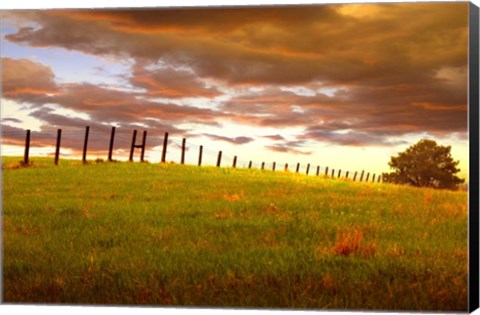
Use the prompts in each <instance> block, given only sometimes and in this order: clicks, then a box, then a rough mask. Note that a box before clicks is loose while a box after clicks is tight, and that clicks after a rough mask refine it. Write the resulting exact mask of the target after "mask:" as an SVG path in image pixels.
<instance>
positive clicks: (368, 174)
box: [365, 172, 370, 182]
mask: <svg viewBox="0 0 480 315" xmlns="http://www.w3.org/2000/svg"><path fill="white" fill-rule="evenodd" d="M369 177H370V172H368V173H367V178H366V179H365V181H366V182H368V178H369Z"/></svg>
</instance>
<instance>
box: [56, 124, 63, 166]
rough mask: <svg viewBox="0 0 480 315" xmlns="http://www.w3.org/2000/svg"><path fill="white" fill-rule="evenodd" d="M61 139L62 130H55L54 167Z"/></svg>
mask: <svg viewBox="0 0 480 315" xmlns="http://www.w3.org/2000/svg"><path fill="white" fill-rule="evenodd" d="M61 139H62V129H58V130H57V144H56V146H55V161H54V163H55V165H58V158H59V156H60V141H61Z"/></svg>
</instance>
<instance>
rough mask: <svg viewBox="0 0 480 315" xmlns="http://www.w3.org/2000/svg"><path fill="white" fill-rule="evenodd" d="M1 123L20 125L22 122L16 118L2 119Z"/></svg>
mask: <svg viewBox="0 0 480 315" xmlns="http://www.w3.org/2000/svg"><path fill="white" fill-rule="evenodd" d="M2 122H13V123H22V122H23V121H22V120H20V119H17V118H10V117H9V118H2Z"/></svg>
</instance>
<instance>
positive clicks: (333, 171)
mask: <svg viewBox="0 0 480 315" xmlns="http://www.w3.org/2000/svg"><path fill="white" fill-rule="evenodd" d="M331 177H332V178H335V169H333V168H332V176H331Z"/></svg>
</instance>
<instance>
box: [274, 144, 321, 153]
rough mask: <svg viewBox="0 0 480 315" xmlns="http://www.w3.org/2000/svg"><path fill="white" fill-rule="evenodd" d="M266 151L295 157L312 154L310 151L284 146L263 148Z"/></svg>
mask: <svg viewBox="0 0 480 315" xmlns="http://www.w3.org/2000/svg"><path fill="white" fill-rule="evenodd" d="M265 148H267V149H268V150H271V151H275V152H280V153H291V154H295V155H310V154H312V151H302V150H298V149H294V148H289V147H287V146H284V145H276V144H275V145H267V146H265Z"/></svg>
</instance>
